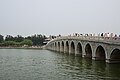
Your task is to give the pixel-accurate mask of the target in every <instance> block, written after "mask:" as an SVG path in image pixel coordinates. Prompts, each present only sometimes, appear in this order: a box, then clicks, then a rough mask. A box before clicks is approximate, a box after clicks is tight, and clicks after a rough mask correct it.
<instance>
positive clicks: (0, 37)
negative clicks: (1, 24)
mask: <svg viewBox="0 0 120 80" xmlns="http://www.w3.org/2000/svg"><path fill="white" fill-rule="evenodd" d="M3 37H4V36H2V35H1V34H0V42H3V40H4V39H3Z"/></svg>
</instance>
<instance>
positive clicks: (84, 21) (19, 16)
mask: <svg viewBox="0 0 120 80" xmlns="http://www.w3.org/2000/svg"><path fill="white" fill-rule="evenodd" d="M75 32H78V33H102V32H113V33H117V34H119V32H120V0H0V34H2V35H7V34H10V35H18V34H19V35H22V36H28V35H32V34H45V35H58V34H62V35H67V34H72V33H75Z"/></svg>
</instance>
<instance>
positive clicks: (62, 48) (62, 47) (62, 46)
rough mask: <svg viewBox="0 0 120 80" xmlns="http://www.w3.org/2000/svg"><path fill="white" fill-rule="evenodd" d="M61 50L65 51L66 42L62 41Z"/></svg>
mask: <svg viewBox="0 0 120 80" xmlns="http://www.w3.org/2000/svg"><path fill="white" fill-rule="evenodd" d="M61 52H64V42H63V41H62V42H61Z"/></svg>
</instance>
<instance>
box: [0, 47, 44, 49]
mask: <svg viewBox="0 0 120 80" xmlns="http://www.w3.org/2000/svg"><path fill="white" fill-rule="evenodd" d="M0 49H43V47H40V46H39V47H37V46H34V47H0Z"/></svg>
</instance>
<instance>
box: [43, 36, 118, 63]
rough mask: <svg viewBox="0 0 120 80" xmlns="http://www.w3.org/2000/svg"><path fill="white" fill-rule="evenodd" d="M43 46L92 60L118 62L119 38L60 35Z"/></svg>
mask: <svg viewBox="0 0 120 80" xmlns="http://www.w3.org/2000/svg"><path fill="white" fill-rule="evenodd" d="M45 48H46V49H49V50H53V51H58V52H62V53H66V54H67V53H68V54H73V55H75V56H80V57H85V58H91V59H93V60H104V61H106V62H107V63H120V39H117V40H113V39H112V38H109V39H106V38H103V37H89V36H61V37H57V38H55V39H53V40H51V41H50V42H48V44H47V45H46V47H45Z"/></svg>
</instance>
